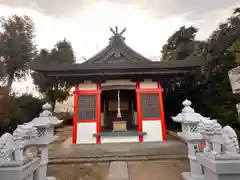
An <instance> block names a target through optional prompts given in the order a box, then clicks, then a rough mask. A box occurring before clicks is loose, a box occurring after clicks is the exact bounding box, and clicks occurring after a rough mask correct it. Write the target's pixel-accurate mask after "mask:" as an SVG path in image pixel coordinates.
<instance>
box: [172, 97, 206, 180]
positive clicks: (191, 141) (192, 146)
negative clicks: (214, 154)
mask: <svg viewBox="0 0 240 180" xmlns="http://www.w3.org/2000/svg"><path fill="white" fill-rule="evenodd" d="M182 104H183V106H184V108H183V109H182V112H181V113H179V114H178V115H177V116H176V117H172V119H173V121H175V122H178V123H181V125H182V132H179V133H178V135H179V136H180V137H181V138H182V139H184V140H185V141H186V143H187V146H188V158H189V160H190V173H188V172H184V173H182V176H183V178H184V179H187V180H188V179H189V180H194V179H202V178H204V176H203V172H202V167H201V165H200V164H199V163H198V162H197V160H196V154H197V153H198V152H199V151H200V144H201V143H203V142H204V141H203V137H202V135H201V134H200V133H199V132H198V124H199V123H200V122H201V121H204V120H206V119H209V118H205V117H203V116H202V115H201V114H199V113H196V112H195V111H194V109H193V108H191V104H192V103H191V102H190V101H189V100H185V101H184V102H183V103H182Z"/></svg>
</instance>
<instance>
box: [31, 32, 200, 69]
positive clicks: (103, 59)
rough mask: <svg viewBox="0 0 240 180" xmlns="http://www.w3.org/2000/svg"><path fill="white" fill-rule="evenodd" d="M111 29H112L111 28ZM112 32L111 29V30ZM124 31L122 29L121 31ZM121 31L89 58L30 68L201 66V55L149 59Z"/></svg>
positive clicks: (168, 67) (175, 67)
mask: <svg viewBox="0 0 240 180" xmlns="http://www.w3.org/2000/svg"><path fill="white" fill-rule="evenodd" d="M111 30H112V29H111ZM112 32H113V31H112ZM122 32H124V31H122ZM122 32H121V33H118V32H117V30H116V31H115V32H113V33H114V35H113V36H112V37H111V38H110V42H109V44H108V45H107V46H106V47H105V48H104V49H103V50H102V51H100V52H99V53H97V54H96V55H95V56H93V57H92V58H90V59H89V60H87V61H85V62H83V63H79V64H52V65H51V64H48V65H39V64H34V63H33V64H32V65H31V68H32V69H33V70H35V71H39V72H49V71H52V72H53V71H54V72H55V73H57V72H58V73H64V72H69V71H71V72H72V73H73V72H74V73H78V72H79V73H84V72H88V73H89V72H93V73H94V72H106V71H108V70H110V71H117V70H119V71H140V70H147V71H150V70H151V69H152V70H159V71H160V70H162V69H164V70H167V69H169V70H170V69H182V68H183V69H186V68H187V69H189V68H195V67H198V66H201V65H202V64H203V62H204V59H203V58H201V57H194V58H189V59H186V60H177V61H150V60H149V59H147V58H146V57H144V56H143V55H141V54H139V53H137V52H136V51H134V50H133V49H132V48H130V47H129V46H128V45H127V44H126V43H125V38H124V37H122Z"/></svg>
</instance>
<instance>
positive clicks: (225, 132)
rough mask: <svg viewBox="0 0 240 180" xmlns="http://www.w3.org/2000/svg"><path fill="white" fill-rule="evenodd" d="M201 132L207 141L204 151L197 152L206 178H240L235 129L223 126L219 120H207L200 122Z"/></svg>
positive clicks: (235, 179)
mask: <svg viewBox="0 0 240 180" xmlns="http://www.w3.org/2000/svg"><path fill="white" fill-rule="evenodd" d="M199 132H200V133H201V134H202V135H203V137H204V140H205V143H206V147H205V149H204V152H203V153H198V154H197V160H198V162H199V163H200V164H201V166H202V167H203V172H204V176H205V179H206V180H239V179H240V154H239V144H238V140H237V135H236V133H235V131H234V130H233V129H232V128H231V127H230V126H225V127H224V128H222V126H221V125H220V124H219V123H218V122H217V120H205V121H202V122H201V123H199Z"/></svg>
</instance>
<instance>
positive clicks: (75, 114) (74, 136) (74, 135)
mask: <svg viewBox="0 0 240 180" xmlns="http://www.w3.org/2000/svg"><path fill="white" fill-rule="evenodd" d="M76 91H78V85H76V86H75V91H74V93H73V94H74V105H73V130H72V143H73V144H76V142H77V123H78V94H77V93H76Z"/></svg>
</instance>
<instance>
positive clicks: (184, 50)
mask: <svg viewBox="0 0 240 180" xmlns="http://www.w3.org/2000/svg"><path fill="white" fill-rule="evenodd" d="M197 32H198V30H197V29H196V28H195V27H193V26H190V27H188V28H186V27H185V26H182V27H180V29H179V30H178V31H176V32H175V33H173V35H172V36H171V37H170V38H169V39H168V40H167V43H166V44H165V45H164V46H163V48H162V51H161V52H162V59H163V60H182V59H185V58H186V57H188V56H189V55H191V54H192V52H194V50H195V49H199V47H200V46H201V45H202V43H201V42H200V41H198V42H196V41H195V36H196V33H197Z"/></svg>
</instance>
